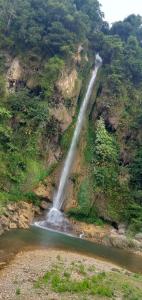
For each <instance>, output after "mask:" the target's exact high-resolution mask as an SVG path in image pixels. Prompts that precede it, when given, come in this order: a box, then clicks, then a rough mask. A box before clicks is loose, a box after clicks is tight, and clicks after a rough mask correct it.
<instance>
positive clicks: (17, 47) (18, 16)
mask: <svg viewBox="0 0 142 300" xmlns="http://www.w3.org/2000/svg"><path fill="white" fill-rule="evenodd" d="M0 10H1V20H0V28H1V30H0V37H1V47H7V48H11V49H12V50H13V51H16V52H18V51H24V50H28V49H30V50H31V49H33V51H36V52H37V51H38V52H39V51H40V52H43V53H46V54H47V53H48V54H49V55H52V56H54V55H55V54H61V55H62V54H64V55H65V54H66V53H68V52H72V51H74V49H75V48H76V45H77V44H78V43H79V42H80V41H82V39H85V38H86V37H87V35H88V33H89V32H90V31H91V30H94V29H96V30H97V29H98V28H100V27H101V25H102V13H101V11H100V5H99V2H98V1H97V0H87V1H86V2H85V3H84V2H80V1H75V0H72V1H67V0H63V1H62V2H60V1H59V0H52V1H51V0H24V1H21V0H14V1H10V2H9V0H5V1H4V0H1V1H0Z"/></svg>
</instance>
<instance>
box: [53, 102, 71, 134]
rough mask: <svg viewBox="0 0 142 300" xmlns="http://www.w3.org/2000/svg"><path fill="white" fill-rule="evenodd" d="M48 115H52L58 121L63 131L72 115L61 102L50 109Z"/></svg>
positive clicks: (69, 122)
mask: <svg viewBox="0 0 142 300" xmlns="http://www.w3.org/2000/svg"><path fill="white" fill-rule="evenodd" d="M50 115H52V116H53V117H54V118H55V119H56V120H57V121H58V122H59V124H60V128H61V131H62V132H64V131H65V130H66V129H67V128H68V127H69V125H70V124H71V122H72V116H71V115H70V114H69V112H68V110H67V109H66V107H65V106H64V105H63V104H62V103H61V104H60V105H59V107H57V108H56V107H54V108H53V109H50Z"/></svg>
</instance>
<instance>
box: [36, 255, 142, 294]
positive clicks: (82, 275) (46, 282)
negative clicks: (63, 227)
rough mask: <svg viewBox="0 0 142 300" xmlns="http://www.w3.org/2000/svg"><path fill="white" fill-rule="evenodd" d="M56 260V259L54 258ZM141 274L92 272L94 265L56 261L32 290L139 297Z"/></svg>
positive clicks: (141, 281)
mask: <svg viewBox="0 0 142 300" xmlns="http://www.w3.org/2000/svg"><path fill="white" fill-rule="evenodd" d="M57 260H58V259H57ZM141 286H142V276H141V275H137V274H129V275H125V274H123V273H122V272H120V273H118V272H99V273H98V272H96V270H95V267H94V266H88V267H87V266H85V265H84V264H82V263H81V262H80V261H78V262H72V263H71V264H70V265H68V266H66V267H65V266H64V265H63V264H61V263H60V262H59V261H58V263H57V265H54V266H52V268H51V270H49V271H48V272H46V273H45V274H44V275H43V277H40V278H39V279H38V280H37V281H36V282H35V284H34V288H35V289H44V290H45V289H46V288H48V290H51V291H52V292H55V293H57V294H65V295H68V294H72V295H78V297H79V298H78V299H82V298H81V297H82V295H83V297H84V298H83V299H88V296H96V297H98V298H95V299H101V298H102V299H106V298H108V299H116V297H117V296H118V295H120V297H121V299H123V300H141V299H142V288H141Z"/></svg>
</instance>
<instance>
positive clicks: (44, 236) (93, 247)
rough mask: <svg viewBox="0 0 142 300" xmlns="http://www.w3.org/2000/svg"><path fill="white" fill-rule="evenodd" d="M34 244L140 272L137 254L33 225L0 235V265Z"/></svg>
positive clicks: (140, 266) (34, 245) (141, 264)
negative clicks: (95, 258)
mask: <svg viewBox="0 0 142 300" xmlns="http://www.w3.org/2000/svg"><path fill="white" fill-rule="evenodd" d="M34 248H38V249H39V248H46V249H48V248H54V249H62V250H65V251H73V252H76V253H82V254H85V255H87V256H91V257H97V258H101V259H104V260H107V261H110V262H112V263H114V264H116V265H119V266H122V267H124V268H126V269H128V270H130V271H133V272H136V273H142V257H141V256H138V255H135V254H131V253H129V252H127V251H125V250H120V249H115V248H111V247H106V246H103V245H98V244H95V243H92V242H89V241H86V240H82V239H79V238H76V237H73V236H67V235H65V234H63V233H59V232H54V231H49V230H43V229H40V228H36V227H32V228H31V229H30V230H28V231H24V230H15V231H11V232H9V233H6V234H4V235H3V236H2V237H1V238H0V265H1V264H2V263H3V262H8V261H9V260H10V259H11V258H12V257H13V256H14V255H15V254H16V253H17V252H19V251H23V250H28V249H34Z"/></svg>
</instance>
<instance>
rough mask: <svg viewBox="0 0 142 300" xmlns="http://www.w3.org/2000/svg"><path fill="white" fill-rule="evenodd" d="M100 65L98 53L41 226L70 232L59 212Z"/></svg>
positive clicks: (100, 60) (38, 224)
mask: <svg viewBox="0 0 142 300" xmlns="http://www.w3.org/2000/svg"><path fill="white" fill-rule="evenodd" d="M101 65H102V59H101V57H100V56H99V54H97V55H96V61H95V69H94V70H93V72H92V76H91V79H90V82H89V85H88V88H87V92H86V95H85V97H84V100H83V102H82V105H81V108H80V112H79V115H78V119H77V123H76V127H75V131H74V134H73V138H72V142H71V145H70V149H69V151H68V154H67V157H66V160H65V163H64V167H63V170H62V173H61V178H60V182H59V187H58V191H57V193H56V194H55V196H54V198H53V206H52V208H51V209H50V211H49V212H48V214H47V218H46V220H45V221H41V222H36V223H35V225H36V226H38V227H41V228H52V229H55V230H60V231H63V232H70V231H71V230H72V228H71V225H70V223H69V221H68V220H67V218H66V217H65V215H64V214H63V213H62V212H61V209H62V206H63V203H64V197H65V189H66V187H67V183H68V179H69V175H70V172H71V168H72V165H73V160H74V156H75V152H76V147H77V144H78V141H79V137H80V133H81V129H82V126H83V122H84V117H85V113H86V110H87V106H88V103H89V100H90V97H91V94H92V91H93V87H94V83H95V81H96V78H97V73H98V70H99V68H100V67H101Z"/></svg>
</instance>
